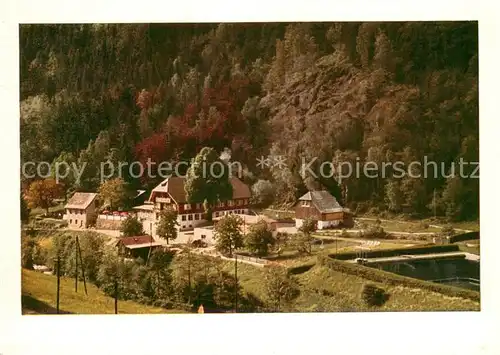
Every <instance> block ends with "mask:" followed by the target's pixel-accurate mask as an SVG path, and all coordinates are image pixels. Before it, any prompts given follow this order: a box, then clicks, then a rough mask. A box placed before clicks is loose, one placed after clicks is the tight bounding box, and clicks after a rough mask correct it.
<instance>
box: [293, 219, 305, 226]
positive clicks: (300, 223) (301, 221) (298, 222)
mask: <svg viewBox="0 0 500 355" xmlns="http://www.w3.org/2000/svg"><path fill="white" fill-rule="evenodd" d="M302 224H304V220H303V219H299V218H295V227H296V228H300V227H302Z"/></svg>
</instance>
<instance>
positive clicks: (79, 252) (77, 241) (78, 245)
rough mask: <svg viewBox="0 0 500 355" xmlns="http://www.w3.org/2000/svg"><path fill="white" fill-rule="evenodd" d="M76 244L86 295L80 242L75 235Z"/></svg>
mask: <svg viewBox="0 0 500 355" xmlns="http://www.w3.org/2000/svg"><path fill="white" fill-rule="evenodd" d="M76 246H77V247H78V254H79V256H80V265H81V267H82V276H83V287H84V289H85V294H86V295H88V293H87V282H86V281H85V267H84V266H83V260H82V250H81V249H80V242H79V240H78V236H77V237H76Z"/></svg>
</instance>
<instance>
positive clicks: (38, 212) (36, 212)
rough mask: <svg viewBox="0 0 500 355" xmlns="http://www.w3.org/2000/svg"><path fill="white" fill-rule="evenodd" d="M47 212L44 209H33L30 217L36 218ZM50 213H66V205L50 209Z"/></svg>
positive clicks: (62, 204)
mask: <svg viewBox="0 0 500 355" xmlns="http://www.w3.org/2000/svg"><path fill="white" fill-rule="evenodd" d="M45 212H47V211H46V210H45V209H44V208H39V207H37V208H33V209H32V210H31V211H30V216H32V217H34V216H37V215H41V214H44V213H45ZM49 212H61V213H64V203H60V204H57V205H55V206H52V207H49Z"/></svg>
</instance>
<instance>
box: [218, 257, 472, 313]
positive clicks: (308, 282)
mask: <svg viewBox="0 0 500 355" xmlns="http://www.w3.org/2000/svg"><path fill="white" fill-rule="evenodd" d="M224 269H225V271H227V272H228V273H229V274H231V275H232V274H233V273H234V263H232V262H224ZM264 272H265V271H264V269H263V268H259V267H255V266H252V265H248V264H243V263H240V264H238V276H239V280H238V281H239V283H240V285H241V286H242V287H243V289H244V290H245V291H247V292H250V293H252V294H253V295H255V296H256V297H258V298H259V299H261V300H264V299H265V284H264ZM296 278H297V280H298V282H299V287H300V295H299V297H298V298H297V299H295V300H294V301H293V303H292V304H291V305H290V307H291V309H292V310H293V311H300V312H343V311H374V310H375V311H479V310H480V305H479V303H478V302H474V301H471V300H468V299H463V298H458V297H449V296H445V295H442V294H440V293H436V292H431V291H428V290H422V289H416V288H408V287H403V286H389V285H385V284H380V283H378V284H377V283H376V284H377V285H378V286H380V287H382V288H384V289H385V290H386V291H387V292H388V293H389V294H390V297H389V300H388V301H387V303H386V304H384V305H383V306H382V307H380V308H369V307H367V306H366V305H365V304H364V303H363V301H362V300H361V298H360V293H361V290H362V288H363V285H364V284H365V283H374V282H373V281H369V280H366V279H364V278H362V277H358V276H353V275H348V274H344V273H341V272H337V271H333V270H331V269H329V268H327V267H324V266H319V265H316V266H314V267H313V268H311V269H310V270H309V271H306V272H304V273H302V274H299V275H296Z"/></svg>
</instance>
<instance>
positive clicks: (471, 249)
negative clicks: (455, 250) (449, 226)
mask: <svg viewBox="0 0 500 355" xmlns="http://www.w3.org/2000/svg"><path fill="white" fill-rule="evenodd" d="M457 244H458V247H459V248H460V250H461V251H464V252H466V253H471V254H476V255H480V254H481V253H480V243H479V240H465V241H463V242H458V243H457Z"/></svg>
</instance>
